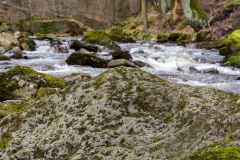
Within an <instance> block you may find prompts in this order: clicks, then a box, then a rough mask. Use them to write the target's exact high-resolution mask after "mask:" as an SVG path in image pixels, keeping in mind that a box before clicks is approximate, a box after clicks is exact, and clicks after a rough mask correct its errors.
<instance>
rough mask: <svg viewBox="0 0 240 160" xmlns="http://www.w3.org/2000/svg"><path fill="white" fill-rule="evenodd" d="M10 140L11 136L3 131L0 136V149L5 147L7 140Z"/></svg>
mask: <svg viewBox="0 0 240 160" xmlns="http://www.w3.org/2000/svg"><path fill="white" fill-rule="evenodd" d="M11 140H12V136H11V135H10V134H8V133H7V132H5V133H3V134H2V135H1V137H0V149H6V148H7V147H8V142H9V141H11Z"/></svg>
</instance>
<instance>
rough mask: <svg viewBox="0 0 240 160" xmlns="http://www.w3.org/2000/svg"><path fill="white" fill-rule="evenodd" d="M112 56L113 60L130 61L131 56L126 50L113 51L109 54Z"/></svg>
mask: <svg viewBox="0 0 240 160" xmlns="http://www.w3.org/2000/svg"><path fill="white" fill-rule="evenodd" d="M110 54H111V55H112V58H113V59H126V60H129V61H131V60H132V56H131V54H130V53H129V51H127V50H120V49H119V50H115V51H114V52H111V53H110Z"/></svg>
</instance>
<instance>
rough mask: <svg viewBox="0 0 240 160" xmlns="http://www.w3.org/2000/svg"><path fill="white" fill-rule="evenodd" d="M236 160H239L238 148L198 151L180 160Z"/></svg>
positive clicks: (239, 149)
mask: <svg viewBox="0 0 240 160" xmlns="http://www.w3.org/2000/svg"><path fill="white" fill-rule="evenodd" d="M200 159H202V160H238V159H240V148H239V147H222V148H209V149H206V150H203V151H199V152H197V153H195V154H194V155H192V156H189V157H186V158H183V159H182V160H200Z"/></svg>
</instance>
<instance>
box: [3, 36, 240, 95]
mask: <svg viewBox="0 0 240 160" xmlns="http://www.w3.org/2000/svg"><path fill="white" fill-rule="evenodd" d="M32 38H36V37H32ZM57 39H58V40H59V41H61V43H62V45H61V47H62V48H65V50H66V51H65V52H66V53H58V51H57V50H56V49H55V48H54V46H53V45H51V43H50V41H49V40H37V39H35V40H34V41H35V42H36V44H37V48H36V51H24V55H23V56H24V57H25V58H26V59H19V60H16V59H12V60H11V61H0V72H5V71H7V70H9V69H11V68H12V67H14V66H16V65H22V66H28V67H31V68H33V69H35V70H36V71H38V72H42V73H47V74H51V75H54V76H59V75H62V74H71V73H89V74H90V75H91V76H92V77H95V76H97V75H99V74H100V73H102V72H104V71H106V70H107V68H92V67H83V66H69V65H67V64H66V63H65V60H66V58H67V57H68V56H69V55H70V54H71V53H73V52H75V51H74V50H72V49H69V46H70V43H71V41H72V40H75V39H77V40H81V39H80V38H57ZM119 45H120V47H121V48H122V49H124V50H129V51H130V54H131V55H132V57H133V60H134V61H142V62H145V63H147V64H149V65H150V67H142V68H141V69H142V70H145V71H147V72H150V73H152V74H155V75H157V76H159V77H161V78H163V79H165V80H167V81H170V82H177V83H184V84H189V85H191V86H209V87H213V88H217V89H221V90H225V91H229V92H234V93H238V94H240V81H239V80H238V78H239V77H240V69H237V68H232V67H226V66H222V63H221V62H222V61H223V58H224V57H223V56H220V55H219V54H218V51H217V50H203V49H196V48H195V46H194V44H191V45H188V46H187V47H183V46H178V45H177V44H157V43H155V42H146V41H138V42H136V43H127V44H119ZM109 52H110V51H109V50H108V49H106V48H105V47H101V51H100V52H98V53H97V54H96V55H97V56H99V57H101V58H104V59H106V60H110V59H111V55H109Z"/></svg>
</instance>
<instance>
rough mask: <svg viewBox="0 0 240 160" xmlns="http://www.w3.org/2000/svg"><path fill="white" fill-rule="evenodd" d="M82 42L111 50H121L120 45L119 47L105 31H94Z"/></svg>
mask: <svg viewBox="0 0 240 160" xmlns="http://www.w3.org/2000/svg"><path fill="white" fill-rule="evenodd" d="M82 40H83V41H86V42H87V43H91V44H98V45H102V46H106V47H107V48H109V49H120V47H119V45H117V44H116V43H115V42H114V41H113V40H112V39H111V38H109V35H108V34H107V33H106V32H103V31H98V30H93V31H91V32H88V33H87V34H86V35H85V37H84V38H83V39H82Z"/></svg>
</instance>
